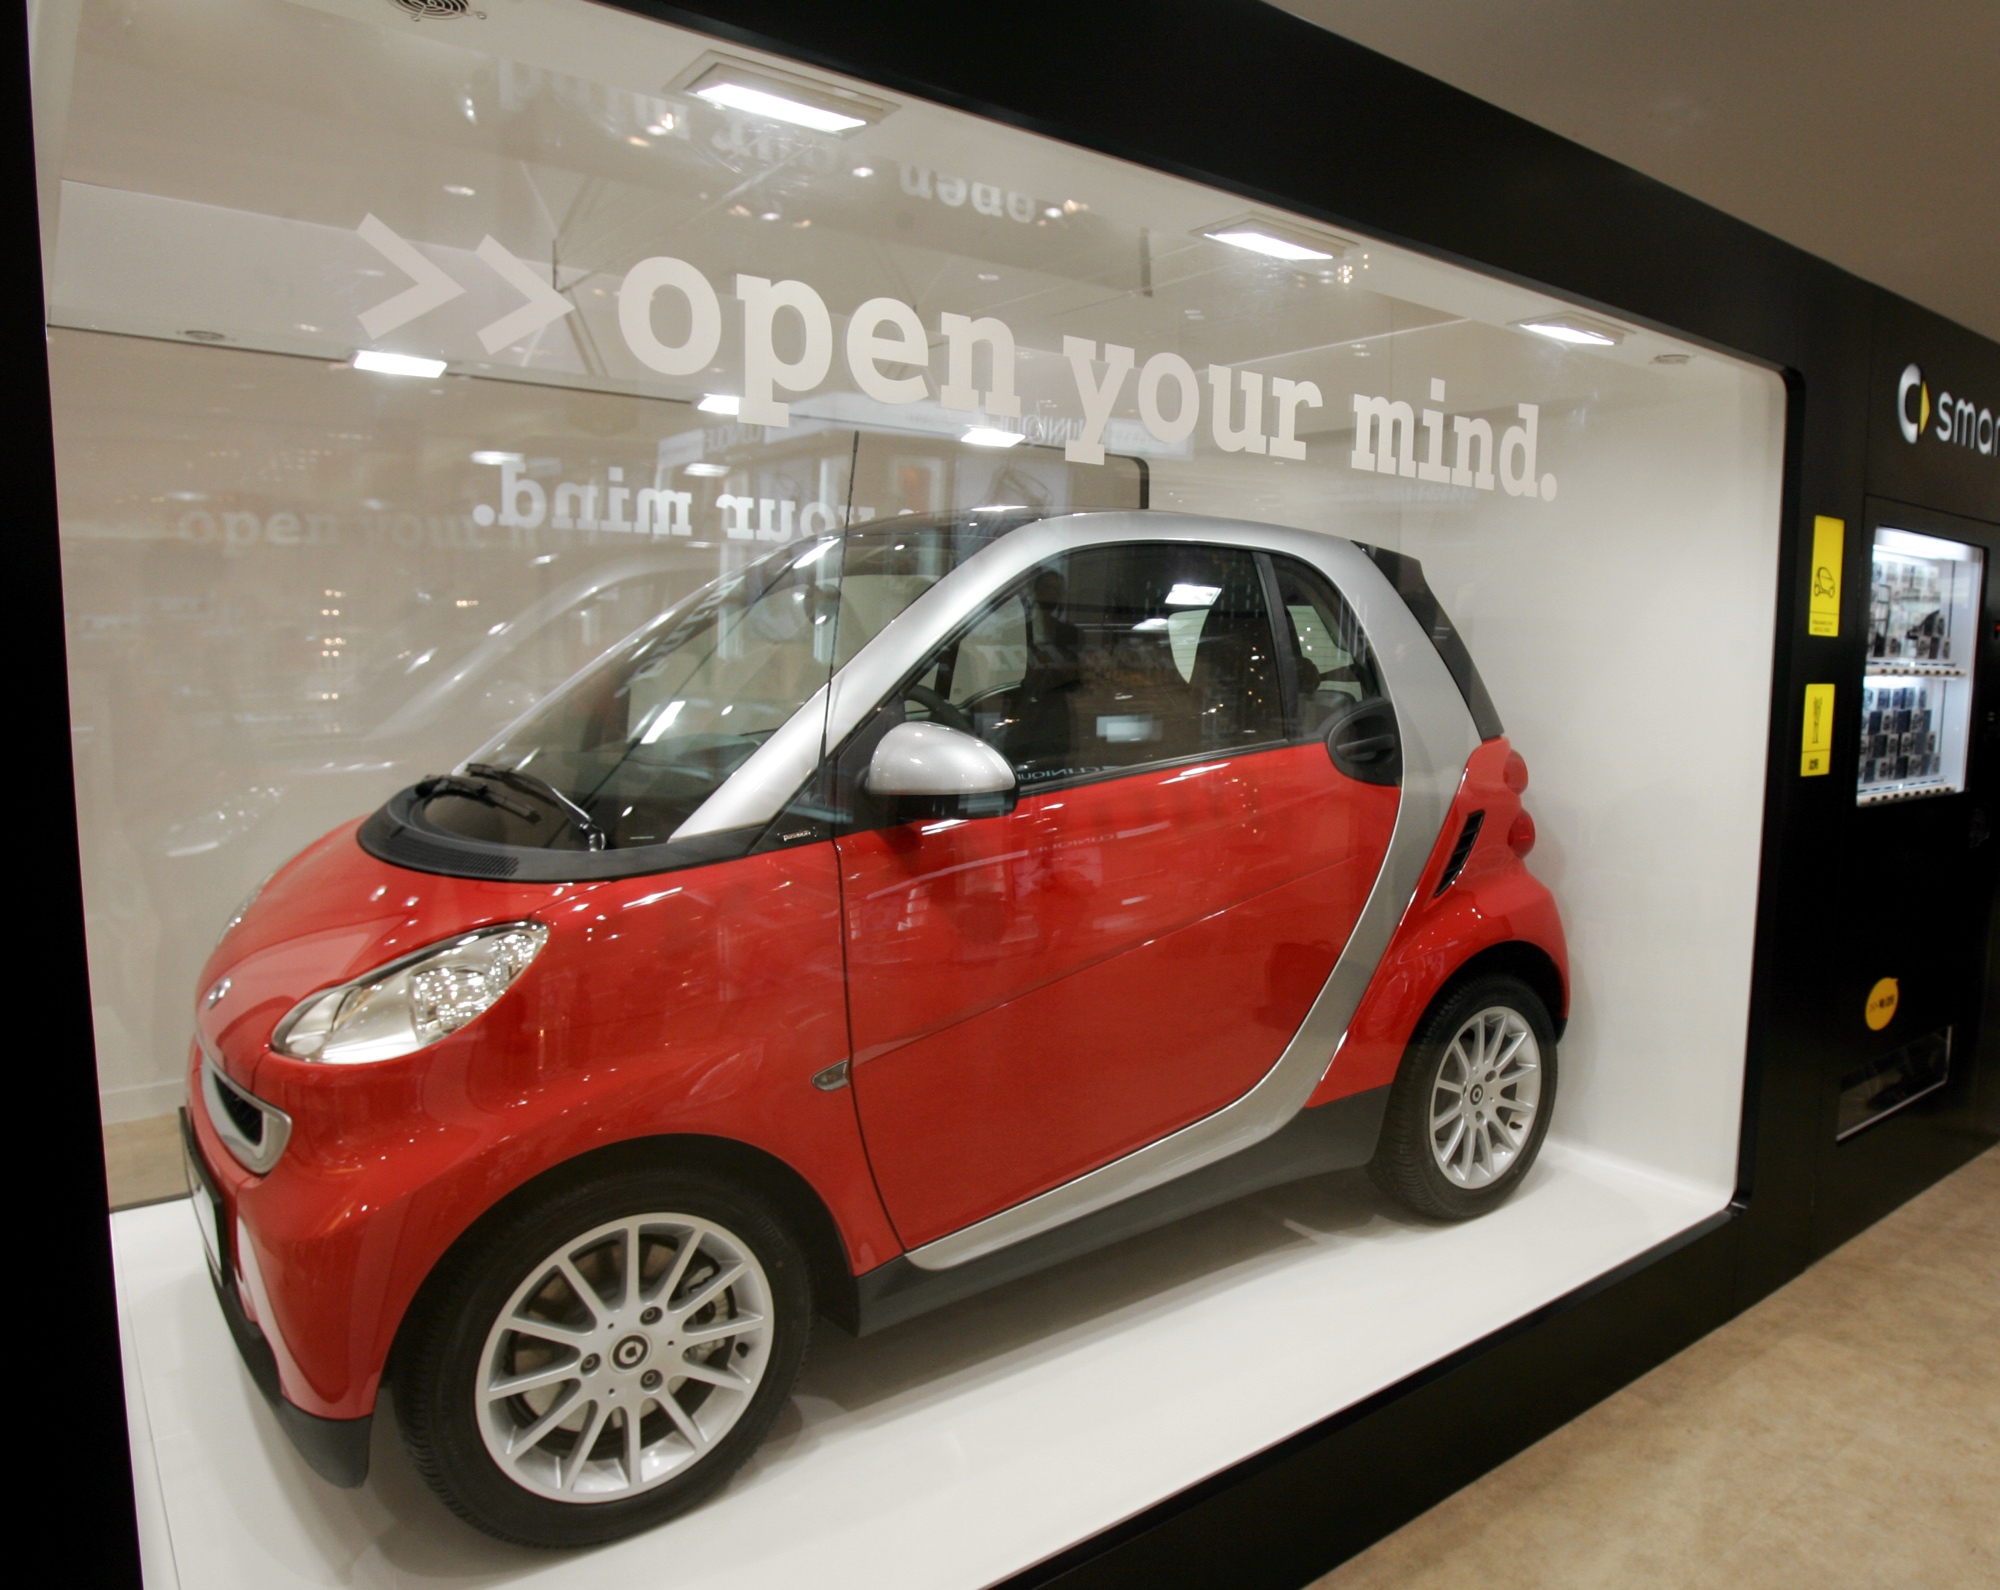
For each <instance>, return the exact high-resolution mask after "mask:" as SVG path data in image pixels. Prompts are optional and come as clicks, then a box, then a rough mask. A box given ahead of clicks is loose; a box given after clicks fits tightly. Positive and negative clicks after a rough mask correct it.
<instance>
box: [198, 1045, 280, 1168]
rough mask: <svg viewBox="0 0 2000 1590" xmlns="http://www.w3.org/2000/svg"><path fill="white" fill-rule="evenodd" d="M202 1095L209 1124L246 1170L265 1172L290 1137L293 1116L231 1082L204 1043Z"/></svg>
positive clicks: (275, 1161)
mask: <svg viewBox="0 0 2000 1590" xmlns="http://www.w3.org/2000/svg"><path fill="white" fill-rule="evenodd" d="M201 1097H202V1103H203V1104H204V1105H206V1106H207V1109H208V1121H209V1125H211V1126H213V1127H214V1128H215V1135H216V1136H217V1137H219V1138H221V1139H222V1146H223V1147H224V1148H226V1149H228V1150H229V1152H230V1154H231V1156H232V1157H233V1158H234V1159H235V1160H236V1162H237V1163H238V1164H239V1165H241V1166H242V1167H243V1168H244V1169H245V1170H250V1171H255V1172H256V1173H257V1174H258V1175H259V1176H262V1175H264V1174H266V1173H267V1172H268V1171H269V1170H270V1168H271V1167H272V1166H273V1165H275V1164H277V1163H278V1156H279V1155H281V1154H283V1153H284V1151H285V1144H286V1143H287V1142H289V1141H290V1140H291V1136H292V1118H291V1117H290V1116H289V1115H287V1114H286V1113H285V1112H284V1111H283V1110H281V1109H279V1108H277V1107H276V1106H275V1105H271V1104H266V1103H265V1102H264V1101H263V1100H262V1099H260V1098H258V1097H256V1096H255V1095H254V1094H252V1093H250V1092H249V1091H248V1090H247V1089H245V1088H243V1087H242V1086H240V1085H239V1084H237V1083H235V1082H232V1081H230V1079H229V1078H228V1077H227V1076H226V1075H225V1074H224V1073H223V1070H222V1066H221V1064H220V1063H219V1062H218V1061H217V1060H216V1058H215V1055H214V1053H213V1052H212V1051H211V1050H210V1049H209V1047H208V1045H207V1043H206V1042H204V1043H203V1044H202V1054H201Z"/></svg>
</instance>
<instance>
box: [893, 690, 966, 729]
mask: <svg viewBox="0 0 2000 1590" xmlns="http://www.w3.org/2000/svg"><path fill="white" fill-rule="evenodd" d="M903 695H904V698H905V699H906V700H910V701H914V702H915V703H916V704H917V705H918V706H920V707H922V708H923V709H924V710H925V711H927V712H928V713H930V715H931V717H932V718H934V719H935V720H936V721H937V722H939V723H942V724H943V725H944V726H945V727H946V728H948V729H957V730H958V731H959V732H960V733H962V734H971V733H972V732H973V729H972V720H971V719H970V718H968V717H967V716H966V715H965V714H964V713H963V712H961V711H960V710H959V709H958V708H957V707H955V706H953V705H952V704H951V702H950V701H949V700H948V699H947V698H946V697H944V696H941V695H939V694H938V693H937V691H935V690H933V689H931V687H930V686H929V685H910V686H908V687H907V688H905V689H904V691H903Z"/></svg>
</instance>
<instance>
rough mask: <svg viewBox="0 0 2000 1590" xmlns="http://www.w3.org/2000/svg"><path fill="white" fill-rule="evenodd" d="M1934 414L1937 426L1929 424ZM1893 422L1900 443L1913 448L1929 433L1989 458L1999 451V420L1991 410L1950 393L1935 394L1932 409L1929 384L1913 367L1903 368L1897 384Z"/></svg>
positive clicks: (1914, 366)
mask: <svg viewBox="0 0 2000 1590" xmlns="http://www.w3.org/2000/svg"><path fill="white" fill-rule="evenodd" d="M1933 412H1935V413H1936V415H1937V424H1936V425H1932V424H1931V415H1932V413H1933ZM1896 423H1897V424H1898V425H1900V426H1901V427H1902V431H1903V440H1904V441H1906V442H1908V443H1909V444H1910V445H1911V446H1912V447H1914V446H1915V445H1916V443H1917V438H1919V437H1920V436H1922V435H1923V434H1924V432H1925V431H1929V432H1930V433H1931V434H1932V435H1933V436H1935V437H1936V438H1937V439H1938V440H1939V441H1941V442H1950V443H1951V444H1952V445H1953V446H1954V447H1969V448H1971V449H1972V450H1973V451H1974V452H1976V453H1981V454H1983V455H1985V456H1986V457H1988V458H1991V457H1993V456H1994V454H1995V453H1996V452H2000V419H1996V417H1995V416H1994V413H1993V411H1992V410H1991V409H1988V408H1981V407H1979V406H1977V405H1976V404H1973V403H1971V402H1969V401H1968V400H1966V399H1965V398H1962V397H1961V398H1954V397H1953V396H1952V395H1951V394H1950V393H1949V392H1940V393H1939V394H1938V398H1937V404H1936V406H1935V409H1933V406H1932V403H1931V385H1930V382H1928V381H1926V380H1925V379H1924V372H1923V371H1922V370H1920V369H1918V368H1917V366H1916V365H1914V364H1909V365H1905V366H1904V367H1903V374H1902V378H1901V379H1900V380H1899V381H1897V383H1896Z"/></svg>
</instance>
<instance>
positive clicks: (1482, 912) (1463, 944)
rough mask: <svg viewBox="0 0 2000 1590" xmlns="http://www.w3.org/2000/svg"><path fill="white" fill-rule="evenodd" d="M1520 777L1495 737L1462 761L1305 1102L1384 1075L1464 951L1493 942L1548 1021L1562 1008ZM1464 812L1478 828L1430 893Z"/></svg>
mask: <svg viewBox="0 0 2000 1590" xmlns="http://www.w3.org/2000/svg"><path fill="white" fill-rule="evenodd" d="M1527 782H1528V780H1527V768H1526V764H1525V763H1523V762H1522V761H1521V758H1520V757H1519V756H1518V755H1517V754H1516V753H1515V752H1514V750H1513V748H1512V747H1511V746H1510V745H1509V744H1508V743H1507V740H1506V738H1505V736H1501V737H1499V738H1496V739H1492V740H1488V741H1487V742H1486V743H1485V744H1483V745H1482V746H1480V747H1479V749H1478V750H1476V751H1474V752H1473V753H1472V755H1471V757H1469V758H1468V759H1467V761H1466V768H1465V775H1464V777H1463V778H1462V779H1461V780H1460V782H1459V789H1458V794H1457V795H1456V796H1455V797H1454V798H1453V801H1452V805H1451V812H1450V814H1449V816H1447V817H1446V819H1445V823H1444V827H1443V829H1442V831H1440V833H1439V834H1438V839H1437V844H1436V846H1435V847H1434V849H1433V850H1432V852H1431V857H1430V860H1429V861H1428V862H1427V863H1426V865H1425V867H1424V873H1423V877H1422V880H1421V881H1420V882H1419V883H1418V885H1417V891H1416V896H1415V898H1414V899H1413V900H1412V901H1411V904H1410V906H1409V909H1408V910H1407V911H1405V912H1404V914H1403V920H1402V922H1401V923H1399V924H1398V926H1397V928H1396V932H1395V935H1394V936H1393V937H1392V938H1391V939H1390V941H1389V948H1388V949H1387V950H1386V951H1385V952H1384V953H1383V956H1382V960H1381V963H1380V964H1379V965H1378V966H1377V967H1376V969H1375V975H1374V977H1372V978H1371V979H1370V980H1369V983H1368V989H1367V992H1366V993H1364V994H1363V995H1362V997H1361V1003H1360V1005H1359V1006H1358V1007H1357V1008H1356V1010H1355V1012H1354V1019H1353V1021H1351V1022H1350V1023H1349V1024H1348V1029H1347V1035H1346V1037H1345V1038H1344V1039H1343V1040H1342V1042H1341V1045H1340V1047H1339V1049H1338V1050H1337V1051H1336V1052H1335V1054H1334V1057H1333V1062H1332V1064H1331V1065H1330V1066H1329V1067H1328V1068H1327V1073H1326V1075H1325V1077H1323V1078H1322V1079H1321V1081H1320V1085H1319V1087H1318V1088H1317V1089H1315V1090H1314V1092H1313V1095H1312V1097H1311V1098H1310V1099H1308V1100H1307V1101H1306V1103H1307V1108H1311V1107H1312V1106H1314V1105H1319V1104H1330V1103H1332V1102H1333V1101H1334V1100H1335V1099H1341V1098H1346V1097H1347V1096H1348V1095H1349V1094H1353V1093H1361V1092H1365V1091H1366V1090H1368V1089H1370V1088H1379V1087H1386V1086H1387V1085H1388V1084H1389V1083H1391V1082H1393V1081H1394V1080H1395V1079H1396V1070H1397V1067H1398V1066H1400V1065H1401V1063H1402V1059H1403V1052H1404V1051H1405V1050H1406V1049H1407V1048H1408V1047H1409V1042H1410V1035H1411V1034H1412V1033H1413V1032H1415V1030H1416V1027H1417V1023H1418V1022H1419V1021H1421V1020H1422V1019H1423V1015H1424V1012H1425V1011H1426V1010H1428V1009H1429V1008H1430V1006H1431V1003H1432V1001H1433V1000H1435V999H1436V997H1437V995H1438V993H1439V991H1440V990H1441V989H1442V988H1443V987H1444V986H1445V984H1446V983H1447V982H1449V981H1450V980H1451V979H1452V978H1453V977H1454V976H1456V975H1457V973H1458V972H1459V971H1460V970H1461V969H1462V968H1464V967H1465V966H1466V964H1467V963H1468V962H1470V961H1471V960H1472V959H1473V958H1474V957H1475V956H1481V955H1486V954H1489V953H1494V952H1499V953H1498V958H1496V960H1495V962H1494V964H1496V965H1499V964H1500V963H1501V961H1502V960H1505V961H1506V962H1507V964H1508V969H1509V970H1513V971H1515V972H1516V974H1517V975H1522V976H1524V977H1526V979H1527V980H1528V981H1529V982H1530V984H1539V985H1540V986H1539V988H1538V991H1539V992H1540V993H1541V994H1542V995H1543V997H1544V999H1545V1000H1547V1001H1548V1003H1549V1013H1550V1015H1552V1016H1554V1017H1555V1018H1556V1019H1557V1021H1558V1022H1560V1021H1562V1020H1563V1019H1565V1018H1566V1017H1567V1016H1568V1014H1569V952H1568V949H1567V947H1566V945H1565V942H1564V938H1563V929H1562V919H1561V916H1560V915H1559V914H1558V912H1557V910H1556V902H1555V897H1554V896H1553V895H1551V894H1550V893H1549V891H1548V889H1547V888H1546V887H1545V886H1544V885H1543V884H1542V883H1541V881H1540V880H1539V879H1537V878H1536V877H1535V876H1534V874H1533V873H1531V872H1529V871H1528V868H1527V866H1526V864H1525V863H1524V861H1523V860H1522V853H1521V852H1525V850H1526V849H1528V848H1530V847H1532V846H1533V844H1534V824H1533V821H1532V820H1531V819H1529V818H1528V817H1527V814H1526V813H1525V812H1524V811H1523V809H1522V805H1521V791H1522V790H1524V789H1525V788H1526V787H1527ZM1474 812H1484V813H1485V816H1484V817H1483V819H1482V820H1481V823H1480V828H1479V835H1478V838H1477V840H1476V841H1475V842H1474V844H1473V846H1472V850H1471V852H1470V853H1469V854H1468V855H1467V857H1466V858H1465V861H1464V864H1463V866H1462V867H1461V868H1460V870H1459V872H1458V874H1457V876H1456V877H1455V878H1453V879H1452V880H1451V881H1450V883H1449V885H1448V886H1447V887H1445V888H1444V889H1443V890H1442V892H1440V890H1439V885H1440V884H1441V883H1443V882H1444V873H1445V869H1446V867H1447V865H1448V864H1449V862H1450V859H1451V855H1452V852H1453V850H1454V848H1455V847H1456V846H1457V844H1458V841H1459V838H1460V836H1461V835H1462V834H1463V833H1464V831H1465V825H1466V822H1467V820H1468V819H1469V818H1470V817H1471V815H1472V814H1473V813H1474ZM1516 846H1520V847H1521V851H1520V852H1517V850H1516V848H1515V847H1516ZM1510 951H1511V952H1512V953H1511V954H1510V953H1509V952H1510Z"/></svg>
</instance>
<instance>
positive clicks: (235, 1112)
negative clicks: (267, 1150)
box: [215, 1077, 264, 1143]
mask: <svg viewBox="0 0 2000 1590" xmlns="http://www.w3.org/2000/svg"><path fill="white" fill-rule="evenodd" d="M221 1083H222V1085H221V1086H220V1087H218V1088H217V1089H216V1090H215V1091H216V1097H217V1098H218V1099H219V1100H220V1101H221V1103H222V1108H223V1110H224V1111H225V1112H226V1113H227V1115H228V1116H229V1118H230V1120H232V1121H234V1122H235V1123H236V1129H237V1130H238V1131H239V1132H241V1133H242V1134H243V1135H244V1136H245V1137H246V1138H248V1139H249V1140H250V1141H251V1142H253V1143H262V1142H263V1141H264V1112H263V1111H262V1110H260V1109H258V1108H257V1106H256V1105H254V1104H252V1103H251V1102H250V1101H249V1100H248V1099H246V1098H244V1097H243V1095H242V1094H240V1093H238V1092H237V1091H236V1088H235V1086H234V1085H233V1084H232V1083H231V1082H230V1081H229V1079H228V1078H227V1077H224V1078H222V1079H221Z"/></svg>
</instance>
